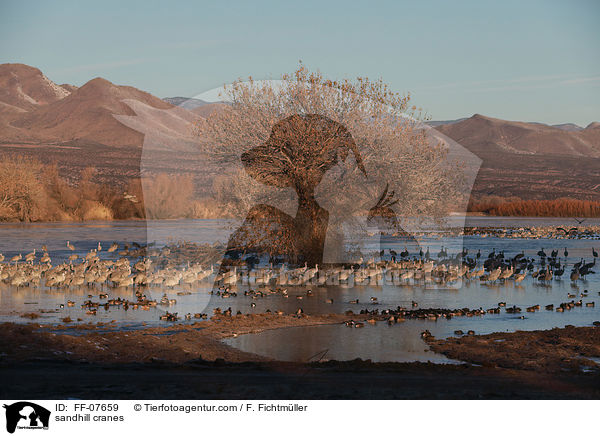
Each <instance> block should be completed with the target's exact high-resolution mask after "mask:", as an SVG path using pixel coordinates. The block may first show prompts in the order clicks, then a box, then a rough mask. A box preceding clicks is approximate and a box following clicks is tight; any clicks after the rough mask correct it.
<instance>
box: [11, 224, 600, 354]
mask: <svg viewBox="0 0 600 436" xmlns="http://www.w3.org/2000/svg"><path fill="white" fill-rule="evenodd" d="M596 222H600V220H589V222H586V223H585V224H586V225H595V224H597V223H596ZM565 224H566V225H571V224H573V220H569V219H562V218H561V219H521V218H519V219H515V218H509V219H506V218H488V217H469V218H468V219H467V225H471V226H490V227H528V226H541V225H565ZM233 226H234V223H233V224H232V223H231V222H229V221H221V220H188V221H160V222H153V223H152V228H153V230H152V235H153V236H157V235H158V236H159V237H158V239H159V240H160V241H161V242H160V243H165V242H168V241H172V242H177V241H180V240H194V241H196V242H210V243H212V242H215V241H219V240H220V241H223V240H224V239H226V237H227V235H228V234H229V232H230V231H231V228H232V227H233ZM146 232H147V228H146V223H144V222H141V221H139V222H136V221H127V222H109V223H85V224H81V223H77V224H74V223H66V224H65V223H56V224H54V223H53V224H29V225H22V224H16V225H15V224H3V225H0V252H2V253H4V254H5V255H6V257H7V258H10V256H12V255H15V254H18V253H23V254H25V253H27V252H29V251H31V250H33V249H34V248H37V249H38V250H39V249H40V247H41V245H42V244H46V245H47V247H48V250H49V252H50V254H51V256H52V258H53V260H56V261H61V260H64V259H66V258H67V257H68V256H69V255H70V254H72V253H73V252H71V251H70V250H68V249H67V248H66V246H65V243H66V241H67V240H69V241H70V242H71V243H72V244H73V245H75V247H76V251H75V253H78V254H80V255H84V254H85V253H86V252H87V251H89V250H90V249H93V248H95V247H96V246H97V244H98V241H100V242H101V243H102V245H103V246H104V247H105V249H106V248H107V247H108V246H110V244H111V243H112V242H114V241H118V242H121V243H122V242H132V241H139V242H142V243H143V242H145V241H146V238H147V233H146ZM378 243H379V242H377V243H374V245H373V249H379V248H385V249H386V250H387V249H390V248H392V249H395V250H396V251H398V252H400V251H401V250H402V249H403V248H404V247H402V246H398V245H397V244H396V245H395V243H394V242H393V241H391V242H383V244H382V245H381V246H378V245H376V244H378ZM419 243H420V244H421V246H422V247H423V248H424V249H426V248H427V247H429V249H430V251H431V253H432V256H433V257H435V254H436V253H437V252H438V251H439V249H440V247H441V246H442V245H443V246H444V247H447V248H448V251H449V252H450V253H451V254H452V253H456V252H459V251H460V250H462V248H463V246H464V247H465V248H466V249H468V250H469V253H470V255H473V254H474V253H476V252H477V250H481V252H482V253H483V256H482V258H481V261H483V257H485V256H486V255H487V253H488V252H489V251H490V250H492V249H496V250H497V251H504V252H505V256H506V257H507V258H508V257H512V256H514V255H516V254H518V253H520V252H521V251H524V252H525V255H526V256H528V257H534V256H535V254H536V253H537V251H538V250H540V249H544V250H545V251H546V253H548V254H549V253H550V251H551V250H553V249H557V250H559V253H560V256H562V253H563V251H564V249H565V247H566V248H567V249H568V251H569V258H568V259H567V265H569V266H568V267H567V272H566V273H565V276H564V277H563V279H562V280H557V279H554V280H552V282H551V283H549V284H548V285H542V284H540V283H539V282H538V281H537V280H534V279H532V278H531V277H527V278H526V279H525V281H523V282H522V283H521V284H520V285H515V284H514V283H513V282H512V281H508V282H507V283H505V284H500V283H499V284H494V285H487V284H485V283H480V282H479V281H478V280H476V281H472V282H462V283H460V284H458V285H455V286H448V287H445V288H443V289H439V288H438V289H436V288H434V287H431V286H428V287H426V288H425V287H423V286H422V285H413V284H412V283H403V284H400V285H399V284H389V283H386V284H383V285H380V286H375V285H357V286H354V285H353V284H352V282H351V283H350V285H332V286H327V287H318V286H308V287H288V292H289V297H288V298H284V297H283V296H282V295H281V294H273V295H267V296H265V297H264V298H256V299H252V298H251V297H246V296H244V295H243V291H244V290H246V289H248V288H249V287H252V288H255V286H254V285H250V286H248V285H239V286H238V296H237V297H232V298H227V299H223V298H220V297H218V296H216V295H211V294H210V291H211V290H212V284H213V283H212V281H211V280H210V279H209V280H207V281H205V282H204V283H202V284H201V285H200V286H195V287H194V288H192V289H190V288H189V287H187V286H177V287H175V288H173V289H169V290H165V289H159V288H151V289H147V290H145V291H144V292H145V294H146V295H147V296H148V297H149V298H152V299H155V300H160V298H161V296H162V295H163V293H166V294H167V296H168V297H169V298H175V299H176V300H177V303H176V304H175V305H172V306H157V307H156V308H151V309H150V310H148V311H143V310H139V309H138V310H132V309H131V308H130V310H127V311H126V310H124V309H122V308H119V307H111V308H110V309H109V310H104V309H102V308H101V309H99V310H98V312H97V315H95V316H92V315H86V314H85V310H82V309H81V304H82V303H83V302H84V301H85V300H88V299H89V297H88V293H89V292H90V291H88V290H87V289H86V288H85V287H84V288H82V289H76V290H69V291H65V290H56V289H52V290H50V289H45V288H38V289H33V288H20V289H14V288H11V287H8V286H7V285H4V284H0V321H16V322H29V321H30V320H29V319H26V318H21V316H20V315H21V314H23V313H24V312H36V313H40V312H44V313H40V314H41V317H40V318H37V319H36V320H35V322H39V323H59V322H60V320H61V319H62V318H64V317H66V316H69V317H70V318H72V319H73V320H74V321H76V320H77V319H78V318H80V319H81V320H82V321H81V322H108V321H112V320H116V321H117V322H116V325H117V326H116V328H132V326H136V327H139V326H142V323H146V324H147V325H155V326H156V325H168V323H167V322H165V321H160V320H159V316H160V315H161V314H162V313H164V312H165V311H169V312H177V313H178V314H179V316H183V315H184V314H186V313H192V314H193V313H197V312H205V313H208V314H212V311H213V309H214V308H216V307H220V308H222V309H225V308H227V307H231V308H232V311H233V313H236V312H237V311H238V310H239V311H241V312H242V313H264V312H265V311H266V310H271V311H276V310H282V311H284V312H285V313H290V312H295V311H296V310H297V309H298V308H302V309H303V310H304V312H305V313H308V314H311V313H343V312H345V311H347V310H353V311H355V312H358V311H360V310H361V309H365V308H366V309H369V310H372V309H385V308H396V307H397V306H403V307H407V308H410V307H411V303H412V302H413V301H415V302H417V303H418V307H419V308H451V309H454V308H463V307H468V308H471V309H473V308H479V307H482V308H484V309H488V308H491V307H497V305H498V302H500V301H502V302H506V303H507V306H512V305H517V306H520V307H521V308H522V309H523V312H522V313H521V314H516V315H515V314H507V313H505V312H504V311H503V312H502V313H501V314H497V315H493V314H486V315H485V316H482V317H472V318H466V317H464V318H453V319H451V320H446V319H439V320H438V321H421V320H407V321H406V322H404V323H401V324H397V325H394V326H387V325H386V324H385V323H380V324H378V325H376V326H372V325H369V324H367V325H366V326H365V327H364V328H363V329H352V328H347V327H345V326H338V325H335V326H320V327H303V328H293V329H285V330H277V331H266V332H263V333H260V334H257V335H245V336H241V337H238V338H232V339H231V340H229V343H231V344H232V345H234V346H237V347H239V348H242V349H243V350H245V351H251V352H254V353H259V354H265V355H268V356H271V357H276V358H279V359H284V360H290V359H291V360H296V359H299V360H302V359H307V358H308V357H310V356H311V355H313V354H316V353H317V352H319V351H322V350H325V349H328V350H329V351H328V353H327V355H326V358H328V359H352V358H355V357H361V358H365V359H366V358H370V359H372V360H399V361H403V360H432V361H434V360H436V359H442V360H443V358H442V357H440V356H436V355H435V354H433V353H431V352H429V351H427V347H426V346H425V344H424V343H423V341H422V340H421V338H420V332H421V331H423V330H425V329H428V330H430V331H431V333H432V334H434V336H436V337H447V336H450V335H452V334H453V332H454V330H458V329H461V330H464V331H465V332H466V331H467V330H474V331H475V332H476V333H478V334H485V333H492V332H496V331H514V330H535V329H549V328H552V327H562V326H564V325H567V324H572V325H575V326H587V325H591V324H592V322H593V321H597V320H600V312H599V311H600V295H599V292H600V274H594V275H590V276H588V278H587V280H586V281H578V282H577V283H576V284H572V283H571V281H570V280H569V278H568V271H569V270H570V265H572V264H573V263H575V262H578V261H579V260H580V259H581V258H584V259H586V260H587V261H590V260H591V252H592V247H595V248H596V250H597V251H598V250H599V249H600V241H598V240H592V239H586V240H580V239H560V240H548V239H534V240H528V239H509V238H494V237H487V238H482V237H479V236H469V237H464V238H457V237H453V238H441V239H440V238H437V237H424V238H421V239H420V240H419ZM386 252H387V251H386ZM413 254H414V253H411V255H413ZM101 256H102V257H108V256H111V255H110V254H108V253H106V252H104V251H103V252H101ZM112 256H115V258H116V257H117V256H116V255H112ZM535 257H536V258H537V256H535ZM562 262H563V263H565V260H564V259H562ZM308 289H310V290H311V291H312V294H313V295H312V296H308V295H307V293H306V291H307V290H308ZM584 289H587V290H588V294H587V295H588V296H586V297H580V294H581V293H582V292H583V290H584ZM182 291H186V292H188V291H189V292H191V294H189V295H178V292H182ZM107 292H108V293H109V294H110V298H117V297H121V298H126V299H129V300H134V299H135V298H134V291H133V290H130V289H129V290H125V289H111V290H108V291H107ZM93 293H94V294H97V291H95V292H93ZM568 293H572V294H576V295H577V296H576V298H571V297H568V296H567V294H568ZM298 296H301V297H302V299H298V298H297V297H298ZM371 297H376V298H377V301H378V304H377V305H373V304H371V302H370V299H371ZM93 299H94V301H100V302H101V303H102V302H103V300H98V298H97V296H94V297H93ZM328 299H333V304H326V303H325V301H326V300H328ZM355 299H358V300H359V303H358V304H351V303H350V301H351V300H355ZM579 299H582V300H583V302H584V304H585V302H588V301H590V302H591V301H594V302H595V303H596V306H595V307H593V308H591V307H585V305H584V307H575V308H574V309H572V310H570V311H565V312H564V313H558V312H555V311H545V310H544V306H545V305H547V304H554V305H555V306H556V305H559V304H560V303H562V302H567V301H571V300H575V301H578V300H579ZM69 300H70V301H74V302H75V305H74V307H68V306H67V301H69ZM252 303H254V304H255V307H251V304H252ZM61 304H64V305H65V307H64V308H60V305H61ZM535 304H540V305H541V306H542V310H541V311H538V312H535V313H527V312H525V307H528V306H532V305H535ZM520 316H523V317H524V319H519V317H520ZM182 319H183V318H182ZM193 321H194V318H192V320H191V321H181V322H193ZM76 322H77V321H76Z"/></svg>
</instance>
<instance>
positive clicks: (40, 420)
mask: <svg viewBox="0 0 600 436" xmlns="http://www.w3.org/2000/svg"><path fill="white" fill-rule="evenodd" d="M4 408H5V409H6V431H8V432H9V433H14V432H15V429H17V428H19V429H28V430H35V429H44V430H47V429H48V424H49V422H50V411H49V410H48V409H45V408H44V407H42V406H38V405H37V404H35V403H30V402H29V401H19V402H17V403H14V404H11V405H6V404H5V405H4Z"/></svg>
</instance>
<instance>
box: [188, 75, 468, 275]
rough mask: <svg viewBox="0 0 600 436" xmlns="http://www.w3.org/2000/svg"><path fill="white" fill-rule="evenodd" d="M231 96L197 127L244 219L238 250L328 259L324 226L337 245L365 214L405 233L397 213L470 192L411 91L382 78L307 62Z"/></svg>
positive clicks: (438, 209) (442, 209) (236, 86)
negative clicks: (318, 69) (338, 72)
mask: <svg viewBox="0 0 600 436" xmlns="http://www.w3.org/2000/svg"><path fill="white" fill-rule="evenodd" d="M224 93H225V94H226V98H227V100H228V101H229V102H230V104H228V105H226V106H224V107H223V108H222V109H221V110H219V111H215V112H213V113H212V114H211V115H210V116H208V117H207V118H206V119H202V120H200V121H199V122H198V123H197V124H196V126H195V132H196V134H197V136H198V138H199V139H200V142H199V143H200V148H201V150H202V151H203V152H204V153H206V155H207V157H208V159H210V160H212V161H214V162H218V164H219V165H220V167H221V169H222V173H223V175H222V178H221V180H220V182H219V183H220V188H221V190H223V189H224V187H227V188H229V194H228V198H227V200H229V201H230V202H233V203H234V206H235V208H236V209H237V212H238V213H239V214H240V216H242V217H243V216H246V223H245V224H244V225H243V226H242V227H241V228H240V229H239V230H238V232H236V234H234V235H233V236H232V238H231V240H230V244H229V248H230V250H243V251H248V250H250V249H252V250H256V251H261V252H263V253H264V252H268V253H270V254H272V255H273V254H283V255H286V256H288V257H289V258H290V259H292V260H293V259H295V260H296V261H298V260H305V261H307V262H309V261H310V263H320V262H321V261H322V260H323V253H324V251H326V245H327V243H326V242H325V240H326V239H327V238H330V236H326V235H324V234H323V233H327V234H336V235H337V236H335V237H332V238H330V239H331V241H332V242H331V243H332V244H333V245H335V244H337V243H339V239H340V238H342V239H343V233H344V232H346V231H347V230H344V229H346V228H347V226H348V224H353V225H357V224H358V223H363V224H362V225H363V227H364V219H363V220H362V221H361V218H370V219H371V221H376V222H377V224H378V225H379V226H380V227H381V226H384V227H385V226H387V227H388V228H387V229H386V230H388V231H390V232H398V231H399V230H400V229H399V228H398V220H397V219H396V217H402V216H404V217H425V216H426V217H441V216H443V215H444V214H445V213H446V212H447V211H448V208H449V206H451V205H452V204H454V203H456V202H457V199H458V198H461V199H462V198H463V197H464V195H465V194H466V193H465V192H464V189H463V188H464V184H463V178H462V173H461V168H460V166H459V165H458V164H457V163H456V162H452V161H450V160H448V159H447V149H446V148H445V147H444V146H443V145H442V144H439V143H432V142H431V138H430V137H428V135H427V133H426V131H425V130H424V129H423V127H422V124H421V123H420V121H419V118H420V115H421V113H420V111H419V110H418V109H417V108H416V107H414V106H412V107H411V106H409V101H410V97H409V96H404V95H400V94H398V93H395V92H392V91H391V90H390V89H389V87H388V86H387V85H385V84H384V83H383V82H382V81H381V80H379V81H370V80H369V79H366V78H358V79H356V81H349V80H343V81H331V80H327V79H325V78H324V77H323V76H322V75H321V74H320V73H311V72H309V71H308V70H307V69H306V68H305V67H304V66H302V65H301V66H300V68H299V69H298V70H297V71H296V72H295V73H294V74H293V75H284V76H283V78H282V80H281V81H276V82H274V81H269V82H257V81H254V80H252V79H250V80H249V81H247V82H243V81H241V80H238V81H236V82H234V83H233V84H232V85H231V86H230V87H228V88H224ZM221 196H222V197H224V196H223V195H221ZM294 203H295V204H294ZM290 204H292V206H291V207H290ZM294 209H295V216H294ZM378 218H384V219H378ZM335 241H337V242H335ZM252 250H251V251H252Z"/></svg>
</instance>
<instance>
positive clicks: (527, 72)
mask: <svg viewBox="0 0 600 436" xmlns="http://www.w3.org/2000/svg"><path fill="white" fill-rule="evenodd" d="M599 24H600V1H598V0H574V1H566V0H565V1H556V0H546V1H526V0H525V1H523V0H522V1H511V0H509V1H494V2H491V1H490V2H488V1H484V0H478V1H460V2H459V1H445V2H442V1H409V2H403V1H389V2H366V1H365V2H361V3H358V2H356V3H355V4H354V5H351V4H350V2H349V1H326V0H321V1H294V2H289V3H288V2H267V1H248V2H234V1H221V2H191V1H190V2H167V1H164V2H155V1H148V0H144V1H127V2H123V1H110V0H101V1H94V2H91V1H60V0H57V1H52V2H49V1H16V0H15V1H13V0H2V1H1V3H0V63H4V62H21V63H26V64H29V65H33V66H36V67H38V68H40V69H41V70H42V71H43V72H44V73H45V74H46V75H47V76H48V77H49V78H50V79H52V80H54V81H55V82H57V83H71V84H74V85H78V86H80V85H82V84H84V83H85V82H87V81H88V80H90V79H92V78H94V77H98V76H100V77H104V78H106V79H108V80H110V81H112V82H114V83H117V84H121V85H132V86H135V87H137V88H140V89H143V90H145V91H148V92H151V93H152V94H154V95H157V96H159V97H171V96H193V95H197V94H200V93H202V92H204V91H206V90H209V89H211V88H214V87H217V86H221V85H223V84H224V83H229V82H231V81H232V80H235V79H236V78H239V77H242V78H245V77H247V76H248V75H252V76H253V77H255V78H258V79H268V78H278V77H279V76H280V75H281V74H282V73H284V72H292V71H293V70H294V69H295V68H296V67H297V65H298V60H300V59H301V60H302V61H303V62H304V63H305V64H306V65H307V66H308V67H309V68H311V69H319V70H320V71H321V72H323V73H324V74H325V75H326V76H328V77H331V78H343V77H350V78H353V77H356V76H368V77H370V78H382V79H383V80H384V81H386V82H387V83H389V84H390V85H391V86H392V88H393V89H394V90H396V91H399V92H403V93H406V92H410V93H411V94H412V96H413V103H415V104H416V105H418V106H422V107H423V108H424V109H426V110H427V112H428V113H429V115H430V116H431V117H432V118H433V119H454V118H459V117H464V116H471V115H472V114H474V113H481V114H484V115H488V116H493V117H498V118H504V119H510V120H523V121H539V122H545V123H550V124H555V123H563V122H574V123H577V124H580V125H584V126H585V125H587V124H588V123H590V122H591V121H600V25H599Z"/></svg>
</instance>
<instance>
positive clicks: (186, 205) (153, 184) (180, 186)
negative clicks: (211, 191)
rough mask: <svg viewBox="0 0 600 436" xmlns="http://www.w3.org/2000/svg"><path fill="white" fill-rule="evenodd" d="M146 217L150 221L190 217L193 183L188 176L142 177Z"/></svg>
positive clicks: (160, 175)
mask: <svg viewBox="0 0 600 436" xmlns="http://www.w3.org/2000/svg"><path fill="white" fill-rule="evenodd" d="M142 185H143V187H144V203H145V207H146V215H147V217H148V218H151V219H168V218H188V217H190V216H192V209H193V204H192V203H193V202H192V198H193V195H194V181H193V178H192V177H191V176H190V175H168V174H164V173H162V174H158V175H157V176H156V177H144V178H143V179H142Z"/></svg>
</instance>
